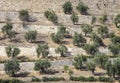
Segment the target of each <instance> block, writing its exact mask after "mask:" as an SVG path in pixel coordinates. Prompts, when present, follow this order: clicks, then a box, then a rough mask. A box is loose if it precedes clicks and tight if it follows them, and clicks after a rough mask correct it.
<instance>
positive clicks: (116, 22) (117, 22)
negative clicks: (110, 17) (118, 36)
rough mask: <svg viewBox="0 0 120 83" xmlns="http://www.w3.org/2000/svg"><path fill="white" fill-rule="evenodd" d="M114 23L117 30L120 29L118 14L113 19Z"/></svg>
mask: <svg viewBox="0 0 120 83" xmlns="http://www.w3.org/2000/svg"><path fill="white" fill-rule="evenodd" d="M114 23H115V25H116V27H117V28H120V14H118V15H117V16H116V17H115V19H114Z"/></svg>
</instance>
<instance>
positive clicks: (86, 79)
mask: <svg viewBox="0 0 120 83" xmlns="http://www.w3.org/2000/svg"><path fill="white" fill-rule="evenodd" d="M70 80H71V81H81V82H96V81H97V79H96V78H95V77H93V76H90V77H83V76H79V77H73V76H71V77H70Z"/></svg>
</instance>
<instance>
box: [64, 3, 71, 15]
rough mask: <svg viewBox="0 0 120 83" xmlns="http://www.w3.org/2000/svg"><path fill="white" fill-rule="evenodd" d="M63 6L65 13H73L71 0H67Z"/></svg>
mask: <svg viewBox="0 0 120 83" xmlns="http://www.w3.org/2000/svg"><path fill="white" fill-rule="evenodd" d="M62 8H63V11H64V13H65V14H71V13H72V11H73V7H72V4H71V2H70V1H68V2H65V3H64V5H63V7H62Z"/></svg>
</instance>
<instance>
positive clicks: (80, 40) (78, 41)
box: [73, 32, 86, 46]
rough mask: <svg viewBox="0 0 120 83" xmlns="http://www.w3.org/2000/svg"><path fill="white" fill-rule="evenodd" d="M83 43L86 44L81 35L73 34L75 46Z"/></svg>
mask: <svg viewBox="0 0 120 83" xmlns="http://www.w3.org/2000/svg"><path fill="white" fill-rule="evenodd" d="M85 43H86V39H85V38H84V37H83V35H82V34H78V33H76V32H75V33H74V36H73V44H74V45H75V46H82V45H84V44H85Z"/></svg>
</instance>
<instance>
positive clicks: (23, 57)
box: [17, 56, 29, 62]
mask: <svg viewBox="0 0 120 83" xmlns="http://www.w3.org/2000/svg"><path fill="white" fill-rule="evenodd" d="M17 59H18V60H19V61H21V62H25V61H29V58H28V57H26V56H19V57H17Z"/></svg>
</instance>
